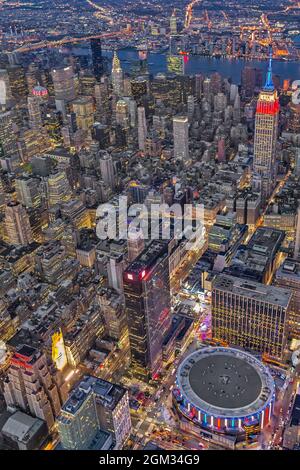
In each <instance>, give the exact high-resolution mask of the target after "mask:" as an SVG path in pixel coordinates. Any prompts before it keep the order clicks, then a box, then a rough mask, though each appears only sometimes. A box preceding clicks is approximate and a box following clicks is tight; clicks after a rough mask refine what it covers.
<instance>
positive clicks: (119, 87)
mask: <svg viewBox="0 0 300 470" xmlns="http://www.w3.org/2000/svg"><path fill="white" fill-rule="evenodd" d="M111 79H112V86H113V91H114V93H115V95H117V96H122V95H123V89H124V84H123V70H122V67H121V62H120V59H119V58H118V55H117V52H116V51H115V52H114V57H113V63H112V71H111Z"/></svg>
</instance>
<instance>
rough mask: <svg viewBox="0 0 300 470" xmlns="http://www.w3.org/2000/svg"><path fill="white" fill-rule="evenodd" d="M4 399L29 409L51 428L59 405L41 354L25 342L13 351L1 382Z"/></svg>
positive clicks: (58, 399) (54, 386) (45, 362)
mask: <svg viewBox="0 0 300 470" xmlns="http://www.w3.org/2000/svg"><path fill="white" fill-rule="evenodd" d="M4 398H5V401H6V404H7V405H15V406H18V407H19V408H21V409H22V410H24V411H30V413H31V414H32V415H33V416H36V417H37V418H41V419H43V420H44V421H46V423H47V425H48V428H49V429H51V428H52V426H53V424H54V418H55V416H57V415H58V413H59V412H60V406H61V405H60V397H59V393H58V389H57V386H56V384H55V383H54V381H53V378H52V376H51V372H50V369H49V368H48V365H47V359H46V356H45V355H44V354H42V353H41V352H39V351H38V350H37V349H35V348H32V347H31V346H27V345H23V346H20V347H19V348H18V349H17V351H15V353H14V354H13V356H12V358H11V360H10V366H9V369H8V372H7V378H6V380H5V382H4Z"/></svg>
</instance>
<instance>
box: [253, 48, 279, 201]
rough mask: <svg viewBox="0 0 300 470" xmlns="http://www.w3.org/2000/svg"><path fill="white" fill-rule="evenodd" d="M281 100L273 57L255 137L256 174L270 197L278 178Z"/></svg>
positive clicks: (259, 105)
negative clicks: (275, 79)
mask: <svg viewBox="0 0 300 470" xmlns="http://www.w3.org/2000/svg"><path fill="white" fill-rule="evenodd" d="M278 118H279V98H278V95H277V91H276V90H275V87H274V83H273V78H272V56H271V57H270V61H269V68H268V73H267V79H266V83H265V86H264V88H263V89H262V91H261V92H260V94H259V98H258V102H257V108H256V117H255V136H254V172H255V173H256V174H257V175H258V176H259V178H261V191H262V193H263V195H265V196H268V195H269V194H270V192H271V190H272V186H273V185H274V182H275V178H276V145H277V136H278Z"/></svg>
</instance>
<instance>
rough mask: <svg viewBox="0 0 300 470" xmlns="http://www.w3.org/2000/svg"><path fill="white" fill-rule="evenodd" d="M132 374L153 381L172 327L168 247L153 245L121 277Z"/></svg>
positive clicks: (154, 242) (156, 242)
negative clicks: (163, 346)
mask: <svg viewBox="0 0 300 470" xmlns="http://www.w3.org/2000/svg"><path fill="white" fill-rule="evenodd" d="M124 293H125V301H126V310H127V318H128V326H129V339H130V347H131V357H132V371H133V374H134V375H136V376H138V377H140V378H141V379H148V378H149V377H154V376H155V374H156V373H157V372H158V371H159V369H160V368H161V366H162V345H163V340H164V338H165V336H166V334H167V332H168V331H169V328H170V326H171V313H170V307H171V305H170V281H169V260H168V245H167V243H166V242H163V241H157V240H155V241H153V242H152V243H151V244H150V245H149V246H148V247H147V248H145V250H143V251H142V253H141V254H140V255H139V256H138V258H136V260H135V261H133V262H132V263H131V264H130V265H129V267H128V268H127V270H126V271H125V273H124Z"/></svg>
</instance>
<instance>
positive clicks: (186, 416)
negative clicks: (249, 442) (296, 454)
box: [173, 347, 275, 449]
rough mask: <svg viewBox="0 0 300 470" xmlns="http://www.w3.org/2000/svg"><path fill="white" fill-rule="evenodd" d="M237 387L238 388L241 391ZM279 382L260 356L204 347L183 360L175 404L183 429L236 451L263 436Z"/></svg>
mask: <svg viewBox="0 0 300 470" xmlns="http://www.w3.org/2000/svg"><path fill="white" fill-rule="evenodd" d="M237 390H238V392H237ZM274 399H275V384H274V380H273V378H272V376H271V374H270V372H269V370H268V369H267V367H265V366H264V365H263V364H262V363H261V362H260V361H259V360H257V359H256V358H255V357H253V356H251V355H250V354H248V353H245V352H243V351H240V350H236V349H231V348H221V347H218V348H204V349H200V350H198V351H195V352H193V353H192V354H190V355H188V356H187V357H186V358H185V359H184V360H183V361H182V363H181V364H180V366H179V369H178V371H177V376H176V387H175V388H174V390H173V403H174V405H175V409H176V411H177V413H178V415H179V418H180V427H181V428H182V429H184V430H187V431H188V430H189V431H192V432H193V433H194V434H198V435H200V436H202V437H204V438H208V439H209V440H210V441H212V442H216V443H218V444H220V445H221V446H224V447H227V448H232V449H234V448H235V446H236V444H237V443H238V442H241V441H245V440H246V439H247V437H246V436H247V430H248V428H249V427H250V426H251V427H252V428H253V429H252V431H253V430H254V427H255V428H256V429H255V433H253V434H258V433H259V432H260V431H261V430H262V429H263V428H264V427H266V426H267V425H268V424H269V422H270V420H271V417H272V414H273V410H274Z"/></svg>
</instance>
